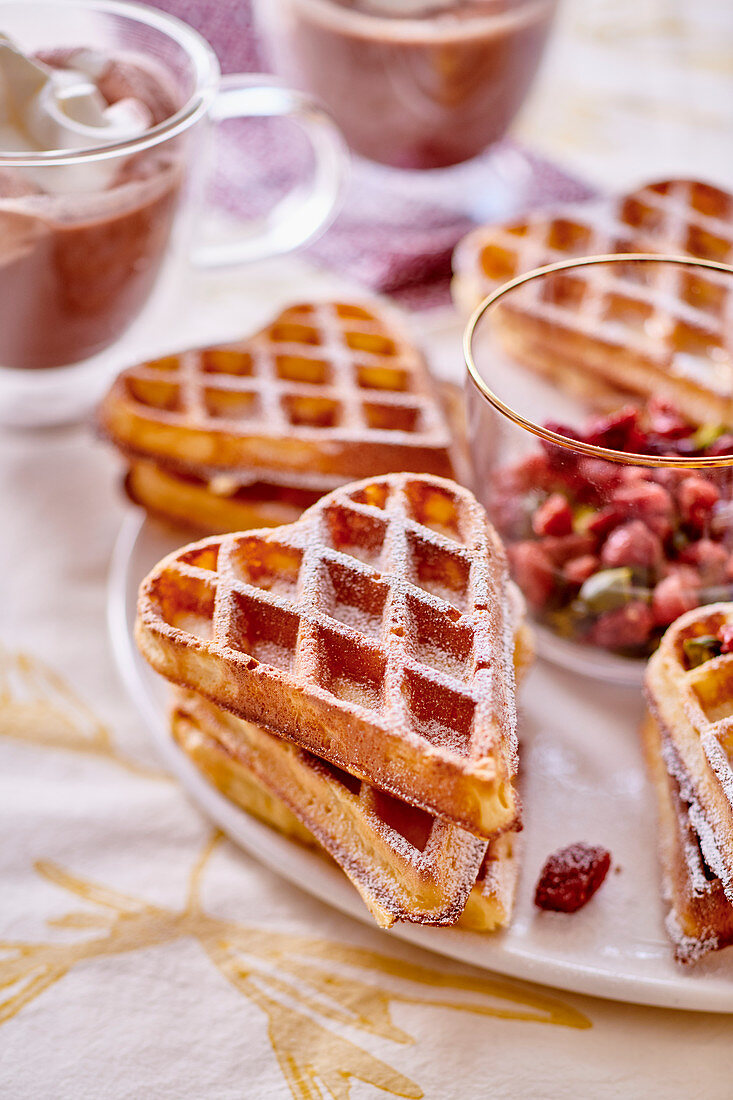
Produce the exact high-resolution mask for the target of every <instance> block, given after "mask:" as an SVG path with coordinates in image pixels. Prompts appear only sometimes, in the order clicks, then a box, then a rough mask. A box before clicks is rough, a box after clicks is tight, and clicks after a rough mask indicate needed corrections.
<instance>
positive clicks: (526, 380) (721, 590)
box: [464, 254, 733, 683]
mask: <svg viewBox="0 0 733 1100" xmlns="http://www.w3.org/2000/svg"><path fill="white" fill-rule="evenodd" d="M464 353H465V358H466V363H467V366H468V383H467V406H468V425H469V441H470V446H471V453H472V458H473V464H474V470H475V474H476V489H477V493H478V495H479V497H480V499H481V500H482V502H483V503H484V505H485V506H486V508H487V510H488V512H489V515H490V517H491V519H492V521H493V522H494V524H495V525H496V527H497V529H498V530H499V532H500V534H501V535H502V538H503V539H504V542H505V545H506V547H507V552H508V556H509V561H510V567H511V570H512V573H513V575H514V577H515V579H516V581H517V583H518V584H519V586H520V588H521V589H522V591H523V593H524V596H525V599H526V601H527V605H528V608H529V611H530V614H531V616H532V617H533V619H534V620H535V623H536V625H537V627H538V640H539V648H540V652H541V653H542V654H543V655H544V656H546V657H547V658H549V659H550V660H553V661H555V662H556V663H559V664H562V665H565V666H567V667H571V668H573V669H575V670H577V671H581V672H583V673H587V674H589V675H596V676H599V677H601V678H604V679H607V680H611V681H615V682H620V683H638V682H639V680H640V679H641V675H642V672H643V667H644V660H645V659H646V658H647V657H648V656H649V654H650V653H651V652H653V650H654V649H655V648H656V645H657V644H658V641H659V638H660V637H661V635H662V633H663V632H664V630H665V629H666V627H667V626H668V625H669V623H670V622H672V621H673V620H674V619H675V618H677V616H678V615H680V614H682V613H683V612H684V611H686V610H689V609H691V608H693V607H696V606H699V605H702V604H708V603H713V602H717V601H720V600H732V599H733V268H732V267H729V266H727V265H726V264H724V263H722V262H718V261H717V260H690V259H686V258H684V257H668V256H653V255H645V254H638V255H637V254H634V255H614V256H594V257H586V258H581V259H576V260H572V261H567V262H563V263H559V264H552V265H550V266H548V267H545V268H540V269H538V270H536V271H533V272H530V273H528V274H526V275H523V276H520V277H518V278H516V279H513V280H512V281H511V282H509V283H507V284H506V285H505V286H503V287H501V288H500V289H499V290H497V291H496V292H495V293H493V294H492V295H490V296H489V297H488V298H487V299H485V300H484V302H483V303H482V304H481V305H480V306H479V307H478V308H477V309H476V311H475V312H474V314H473V316H472V317H471V319H470V321H469V323H468V326H467V328H466V332H465V335H464Z"/></svg>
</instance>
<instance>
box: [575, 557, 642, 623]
mask: <svg viewBox="0 0 733 1100" xmlns="http://www.w3.org/2000/svg"><path fill="white" fill-rule="evenodd" d="M632 582H633V574H632V571H631V569H629V568H628V566H622V567H621V568H618V569H601V570H600V571H599V572H598V573H594V574H593V575H592V576H591V577H588V580H587V581H585V582H584V583H583V585H582V587H581V589H580V592H579V593H578V601H579V602H580V603H581V604H584V605H585V607H586V608H587V610H588V611H590V612H592V613H593V614H600V613H601V612H603V611H615V610H616V609H617V608H619V607H623V606H624V605H625V604H627V603H628V602H629V600H630V599H631V598H632V596H633V584H632Z"/></svg>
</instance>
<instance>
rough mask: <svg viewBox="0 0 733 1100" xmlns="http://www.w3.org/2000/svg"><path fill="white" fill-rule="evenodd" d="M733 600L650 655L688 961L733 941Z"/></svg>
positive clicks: (669, 879)
mask: <svg viewBox="0 0 733 1100" xmlns="http://www.w3.org/2000/svg"><path fill="white" fill-rule="evenodd" d="M732 641H733V604H730V603H727V604H722V603H721V604H711V605H709V606H708V607H703V608H699V609H697V610H695V611H691V612H688V613H687V614H686V615H683V616H682V617H681V618H679V619H678V620H677V621H676V622H675V623H673V624H672V626H671V627H670V628H669V630H668V631H667V633H666V634H665V636H664V638H663V639H662V642H661V645H660V647H659V649H658V650H657V652H656V653H655V654H654V656H653V657H652V658H651V659H650V661H649V665H648V669H647V676H646V696H647V703H648V714H647V717H646V720H645V723H644V727H643V742H644V748H645V754H646V758H647V764H648V770H649V774H650V777H651V780H652V783H653V786H654V789H655V792H656V796H657V804H658V818H659V850H660V862H661V866H662V879H663V893H664V896H665V899H666V901H667V903H668V905H669V915H668V917H667V928H668V931H669V934H670V937H671V939H672V942H673V945H674V948H675V954H676V956H677V958H678V959H679V960H680V961H681V962H693V961H695V960H696V959H698V958H700V957H701V956H702V955H704V954H706V953H707V952H708V951H713V950H716V949H718V948H723V947H726V946H728V945H729V944H731V943H733V768H732V767H731V760H732V759H733V652H726V650H728V649H733V645H731V642H732Z"/></svg>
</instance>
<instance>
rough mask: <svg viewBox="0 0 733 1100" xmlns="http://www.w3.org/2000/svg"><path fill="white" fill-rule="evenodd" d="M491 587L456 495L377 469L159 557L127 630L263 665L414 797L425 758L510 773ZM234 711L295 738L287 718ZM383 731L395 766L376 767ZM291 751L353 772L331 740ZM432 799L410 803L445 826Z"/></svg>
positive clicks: (501, 603) (482, 522) (497, 600)
mask: <svg viewBox="0 0 733 1100" xmlns="http://www.w3.org/2000/svg"><path fill="white" fill-rule="evenodd" d="M506 584H507V581H506V570H505V562H504V555H503V552H502V550H501V547H500V544H499V542H498V539H497V537H496V535H495V533H494V532H493V531H492V529H491V528H490V527H489V526H488V524H487V523H486V519H485V515H484V513H483V509H481V508H480V506H479V505H478V504H477V502H476V501H475V500H474V498H473V497H472V496H471V494H470V493H468V492H467V491H466V490H462V489H459V487H458V486H451V485H449V483H446V482H441V481H439V480H437V479H432V478H427V477H423V478H420V477H416V476H414V475H391V476H388V477H385V478H383V479H379V480H376V481H372V482H369V483H364V484H362V485H361V486H357V487H353V486H352V487H349V490H348V491H346V490H344V491H337V492H335V493H332V494H331V495H330V496H328V497H326V498H324V499H323V500H321V501H320V502H319V503H318V504H317V505H315V506H314V507H313V508H311V509H309V511H308V512H306V513H305V514H304V516H303V517H302V519H301V520H300V521H299V522H298V523H296V524H294V525H293V526H292V527H290V528H287V529H283V528H281V529H278V530H277V531H276V532H274V533H273V534H270V535H262V534H259V533H254V534H251V535H247V534H240V535H232V536H228V537H224V538H222V539H221V540H206V541H205V542H203V543H199V544H197V545H195V546H194V547H192V548H190V549H187V550H185V551H183V552H181V553H180V554H179V555H178V556H177V557H175V558H169V559H166V561H165V562H163V563H162V565H161V566H160V567H159V568H158V570H157V571H155V572H154V574H153V575H152V577H151V578H150V579H149V581H148V582H147V592H148V594H149V596H151V597H152V598H151V599H150V600H148V601H147V603H146V607H145V610H144V611H143V623H145V621H146V618H147V619H148V620H149V625H151V626H152V627H153V629H154V630H156V631H158V632H160V630H161V629H162V632H163V633H166V631H168V632H169V633H173V635H174V636H175V639H176V644H177V645H178V646H180V645H183V647H184V648H185V646H186V645H190V642H191V641H194V642H195V640H198V642H199V643H203V645H204V646H205V647H207V649H208V650H209V651H214V650H215V651H217V652H218V653H219V654H220V655H222V656H225V657H233V658H234V661H235V663H238V664H240V665H241V664H244V666H245V667H248V668H249V670H250V671H253V670H255V669H257V668H258V667H261V666H269V669H271V670H273V671H274V672H275V675H276V677H277V674H278V673H279V678H280V679H281V680H282V679H283V678H284V679H285V681H286V683H288V684H290V685H293V684H294V685H298V687H299V688H300V689H302V690H303V691H304V692H305V693H306V694H307V695H308V696H309V697H311V698H313V697H315V698H320V699H322V700H323V699H325V700H326V701H327V702H328V703H330V704H335V706H336V707H337V708H338V710H339V711H340V712H341V713H342V714H343V715H344V717H345V718H346V719H347V721H348V716H349V715H351V716H352V717H353V718H359V719H361V720H363V721H364V722H365V723H366V726H367V727H368V728H369V729H371V730H374V731H375V733H376V732H377V731H378V737H377V739H376V745H375V748H376V751H377V752H383V753H384V758H383V759H382V760H381V761H380V763H379V764H378V765H377V766H376V767H375V774H373V775H368V774H367V775H365V776H364V778H366V779H370V780H371V781H372V782H375V783H376V785H377V786H379V787H381V788H382V789H386V790H389V791H391V793H393V794H395V795H401V796H402V797H403V798H404V799H406V800H409V801H413V802H418V804H419V796H416V795H415V794H414V791H416V790H417V788H418V786H419V780H420V777H421V775H422V773H423V772H424V767H422V766H421V764H424V760H425V756H426V755H427V756H429V757H432V759H433V760H434V761H435V760H438V761H439V762H440V763H441V764H442V765H444V766H447V767H448V768H449V769H451V770H453V771H454V772H455V773H461V774H467V775H468V776H470V775H471V774H474V775H476V774H483V775H484V777H485V778H487V779H488V781H489V782H493V781H495V780H496V779H499V780H502V779H504V778H506V779H507V780H509V778H510V777H511V775H512V774H513V773H514V771H515V769H516V732H515V723H516V709H515V700H514V671H513V665H512V654H513V644H514V643H513V627H512V621H511V619H512V616H511V613H510V612H509V610H508V602H507V601H508V595H507V588H506ZM171 628H173V629H172V631H171ZM181 630H183V631H185V632H186V635H185V636H184V639H182V638H181V636H180V634H179V633H178V632H179V631H181ZM258 662H259V666H258ZM161 671H164V670H162V669H161ZM164 674H165V672H164ZM187 686H189V687H190V688H192V689H193V690H198V689H199V685H198V684H196V683H187ZM204 692H205V689H204ZM213 701H214V702H217V703H218V702H221V700H219V699H213ZM223 705H225V706H226V705H227V703H226V701H225V702H224V703H223ZM229 706H230V709H233V710H237V709H238V708H237V707H235V706H233V705H232V703H231V701H229ZM240 713H241V716H242V717H244V718H246V719H249V720H251V721H260V724H263V725H270V726H271V728H273V729H275V730H277V731H278V732H282V733H283V735H285V736H288V737H292V738H293V739H294V740H299V739H300V737H302V734H303V731H302V729H300V728H299V725H298V720H297V717H296V718H295V719H293V717H292V715H290V720H289V721H288V715H287V714H285V715H284V714H283V713H280V714H278V715H276V716H275V715H273V717H272V718H271V720H270V721H267V717H268V716H267V714H266V713H265V715H264V717H263V716H262V715H257V714H255V713H251V712H250V713H245V712H244V711H243V710H242V711H240ZM387 732H389V733H390V734H391V735H393V736H394V737H395V738H397V741H398V742H399V746H400V752H401V754H402V755H404V759H402V760H391V759H390V755H389V753H390V750H389V747H388V743H387V739H386V738H385V736H384V735H385V734H386V733H387ZM352 736H353V735H352ZM344 738H345V740H346V741H348V739H349V734H348V731H346V732H345V733H344ZM302 743H304V745H305V747H309V748H314V749H315V750H316V751H317V753H318V755H319V756H325V757H327V758H328V759H330V760H331V762H332V763H334V764H336V765H339V766H344V767H346V768H350V767H351V765H352V764H354V757H353V755H352V752H350V751H348V747H347V746H346V745H344V746H342V747H339V744H338V735H335V736H332V737H329V736H328V734H327V735H326V736H325V739H324V741H323V743H321V742H320V741H319V742H318V743H317V744H315V745H314V744H307V742H306V741H303V742H302ZM393 744H394V742H393ZM351 748H352V750H353V748H354V746H353V745H352V746H351ZM487 758H490V760H487ZM410 768H413V769H417V772H418V775H417V777H416V778H417V781H416V780H415V778H413V776H411V775H410V774H409V770H410ZM357 770H358V766H357ZM492 772H493V775H492V774H491V773H492ZM435 798H436V799H437V801H438V802H440V803H441V805H442V807H443V809H442V811H441V809H440V808H439V807H437V806H435V805H427V806H426V805H423V808H424V809H428V810H431V811H433V812H437V813H441V812H444V813H446V815H447V816H448V817H451V809H450V807H448V808H446V804H447V803H449V801H450V795H449V793H448V792H446V794H445V797H444V798H443V799H441V795H440V792H435ZM504 809H505V810H507V813H505V819H506V820H505V824H508V823H509V816H510V814H509V812H508V808H507V807H505V808H504ZM459 823H461V824H463V823H464V822H462V821H461V822H459ZM473 824H474V825H475V822H474V823H473ZM469 827H470V826H469ZM477 831H480V830H477Z"/></svg>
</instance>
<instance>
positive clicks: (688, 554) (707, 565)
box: [679, 539, 728, 585]
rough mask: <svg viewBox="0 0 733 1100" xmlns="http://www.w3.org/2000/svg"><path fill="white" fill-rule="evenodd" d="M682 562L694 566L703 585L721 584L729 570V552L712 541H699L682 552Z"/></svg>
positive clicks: (692, 543)
mask: <svg viewBox="0 0 733 1100" xmlns="http://www.w3.org/2000/svg"><path fill="white" fill-rule="evenodd" d="M679 557H680V561H681V562H684V563H685V564H686V565H694V566H695V568H696V569H697V571H698V573H699V575H700V580H701V581H702V583H703V584H707V585H710V584H720V583H721V582H722V581H724V580H725V577H726V571H727V568H728V551H727V550H726V549H725V547H724V546H721V545H720V543H719V542H713V540H712V539H698V540H697V541H696V542H691V543H690V545H689V546H686V547H684V549H683V550H681V551H680V556H679Z"/></svg>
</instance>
